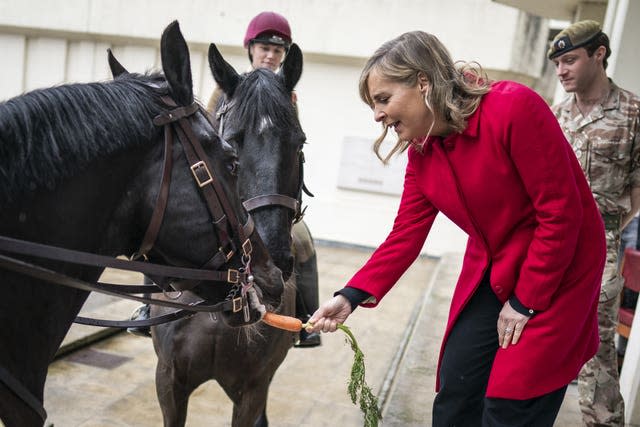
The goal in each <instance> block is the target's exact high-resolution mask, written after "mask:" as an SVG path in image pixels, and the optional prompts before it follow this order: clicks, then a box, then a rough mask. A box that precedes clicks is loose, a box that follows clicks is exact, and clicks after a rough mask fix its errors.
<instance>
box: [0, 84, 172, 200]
mask: <svg viewBox="0 0 640 427" xmlns="http://www.w3.org/2000/svg"><path fill="white" fill-rule="evenodd" d="M167 91H168V89H167V85H166V83H165V80H164V77H162V75H161V74H159V73H154V74H145V75H140V74H124V75H122V76H119V77H118V78H117V79H115V80H112V81H108V82H94V83H75V84H67V85H61V86H54V87H51V88H46V89H38V90H34V91H31V92H28V93H26V94H24V95H21V96H17V97H15V98H12V99H9V100H8V101H5V102H2V103H0V182H2V185H0V203H3V202H8V201H10V200H12V199H13V198H15V197H16V195H17V194H19V193H21V192H23V191H25V190H34V189H36V188H40V187H46V188H53V187H55V185H56V184H57V183H58V182H60V181H61V180H62V179H64V178H67V177H70V176H73V175H74V174H77V173H78V172H79V171H80V170H81V169H83V168H84V167H86V166H87V165H88V164H89V163H90V162H92V161H94V160H95V159H97V158H101V157H104V156H108V155H110V154H113V153H115V152H117V151H119V150H122V149H124V148H127V147H129V146H133V145H134V144H139V143H140V142H143V141H148V140H149V139H150V138H151V137H152V136H153V134H154V132H158V128H156V127H155V126H154V125H153V122H152V118H153V117H155V116H156V115H157V114H158V113H160V112H161V110H162V107H161V101H160V97H161V96H162V95H163V94H165V93H167Z"/></svg>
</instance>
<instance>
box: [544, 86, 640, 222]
mask: <svg viewBox="0 0 640 427" xmlns="http://www.w3.org/2000/svg"><path fill="white" fill-rule="evenodd" d="M552 110H553V113H554V114H555V115H556V117H557V119H558V122H559V123H560V126H561V127H562V130H563V131H564V134H565V136H566V137H567V139H568V140H569V143H570V144H571V146H572V147H573V150H574V152H575V153H576V156H577V157H578V160H579V161H580V165H581V166H582V170H583V171H584V173H585V175H586V177H587V181H588V182H589V186H590V187H591V191H592V192H593V196H594V198H595V199H596V202H597V203H598V206H599V208H600V212H602V213H603V214H612V215H626V214H627V213H628V212H629V210H630V208H631V201H630V192H631V188H633V187H640V133H639V132H640V127H639V126H640V124H639V120H640V98H639V97H638V96H637V95H634V94H633V93H631V92H629V91H627V90H624V89H621V88H619V87H618V86H616V85H615V83H613V82H611V89H610V91H609V96H608V97H607V99H606V101H605V102H604V103H603V104H601V105H597V106H595V107H594V108H593V109H592V110H591V112H590V113H589V114H588V115H587V116H586V117H583V116H582V113H581V112H580V110H579V109H578V106H577V104H576V100H575V95H571V96H570V97H568V98H567V99H565V100H564V101H562V102H561V103H559V104H556V105H554V106H553V107H552Z"/></svg>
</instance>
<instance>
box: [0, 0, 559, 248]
mask: <svg viewBox="0 0 640 427" xmlns="http://www.w3.org/2000/svg"><path fill="white" fill-rule="evenodd" d="M262 10H274V11H277V12H279V13H282V14H283V15H285V16H287V17H288V19H289V21H290V23H291V25H292V30H293V37H294V40H295V41H296V42H297V43H298V44H299V45H300V47H301V48H302V50H303V52H304V54H305V68H304V73H303V76H302V79H301V81H300V83H299V85H298V88H297V92H298V98H299V107H300V118H301V121H302V125H303V128H304V129H305V132H306V134H307V137H308V142H309V144H308V146H307V147H306V148H305V154H306V158H307V164H306V166H305V177H306V181H307V185H308V187H309V188H310V189H311V191H313V192H314V193H315V195H316V197H315V198H313V199H307V200H306V202H307V203H308V204H309V209H308V210H307V212H308V213H307V216H306V220H307V223H308V224H309V226H310V228H311V230H312V232H313V234H314V237H316V238H319V239H325V240H334V241H339V242H345V243H352V244H358V245H366V246H377V245H378V244H379V243H380V242H381V241H382V240H383V239H384V238H385V236H386V234H387V233H388V231H389V229H390V226H391V223H392V221H393V218H394V216H395V212H396V209H397V206H398V201H399V197H398V194H399V193H400V191H401V182H402V179H396V180H392V181H391V182H389V181H388V180H387V181H386V184H385V190H384V191H381V190H376V189H375V188H373V189H371V188H364V189H363V188H353V187H348V186H345V185H340V181H341V178H340V177H341V176H342V177H344V176H345V174H360V175H361V176H362V177H363V178H366V177H367V176H368V177H370V178H375V179H369V181H371V182H373V181H382V179H378V178H379V177H381V176H388V175H389V174H391V173H394V174H399V175H401V174H402V170H403V167H404V163H403V162H405V161H406V159H405V158H404V157H403V158H400V159H398V160H395V162H396V163H395V164H394V165H392V166H391V168H393V170H389V169H388V168H386V169H385V168H383V167H382V166H381V165H380V164H379V162H378V160H377V159H376V158H375V156H374V155H373V153H372V151H371V150H370V148H369V146H368V144H365V145H364V146H362V147H361V146H360V145H358V146H356V145H347V144H350V141H373V140H374V139H375V138H376V137H377V136H378V132H379V126H378V125H377V124H375V123H374V122H373V120H372V114H371V112H370V111H369V109H368V107H366V106H365V105H364V104H363V103H362V102H361V101H360V100H359V98H358V94H357V82H358V77H359V74H360V70H361V68H362V65H363V63H364V61H365V60H366V58H367V57H368V56H369V55H370V54H371V53H372V52H373V51H374V50H375V49H376V48H377V47H378V46H379V45H380V44H381V43H383V42H384V41H386V40H388V39H390V38H393V37H395V36H397V35H399V34H401V33H403V32H405V31H409V30H415V29H421V30H425V31H428V32H432V33H434V34H436V35H437V36H438V37H439V38H440V39H441V40H442V41H443V42H444V43H445V44H446V45H447V46H448V48H449V49H450V51H451V54H452V56H453V58H454V59H463V60H469V61H477V62H479V63H480V64H482V65H483V67H485V68H486V69H487V70H488V71H489V72H490V75H492V76H496V77H504V76H508V77H510V78H516V79H520V80H522V81H524V82H526V83H532V82H534V81H535V80H536V78H537V77H538V76H539V74H540V68H541V67H540V59H539V58H540V57H541V55H542V53H541V52H543V51H544V49H545V46H544V36H545V35H546V31H547V30H546V27H545V25H546V22H545V21H540V20H535V19H533V20H532V19H530V17H528V16H527V15H524V14H522V13H521V12H519V11H517V10H515V9H513V8H510V7H507V6H503V5H500V4H496V3H494V2H492V1H490V0H449V1H447V2H442V1H439V0H397V1H395V0H394V1H392V0H353V1H343V0H305V1H296V0H270V1H264V0H191V1H182V2H175V1H169V0H111V1H102V0H21V1H17V0H14V1H8V0H0V57H2V58H3V65H4V66H3V67H0V99H6V98H8V97H11V96H14V95H18V94H20V93H22V92H24V91H28V90H31V89H34V88H37V87H46V86H50V85H54V84H60V83H63V82H68V81H80V82H84V81H91V80H102V79H107V78H109V73H108V67H107V61H106V49H107V48H108V47H111V48H112V49H113V50H114V52H115V54H116V56H117V57H118V59H119V60H120V62H122V64H123V65H125V67H127V68H128V69H130V70H132V71H144V70H147V69H150V68H153V67H157V66H158V64H159V54H158V44H159V38H160V34H161V32H162V30H163V29H164V27H165V26H166V25H167V24H168V23H169V22H170V21H172V20H174V19H178V20H179V21H180V26H181V28H182V31H183V34H184V35H185V38H186V39H187V41H188V42H189V45H190V48H191V51H192V58H191V61H192V70H193V74H194V86H195V88H194V90H195V93H196V94H197V95H198V96H199V98H200V99H201V100H202V101H203V102H204V103H205V104H206V102H207V99H208V97H209V94H210V93H211V91H212V89H213V86H214V83H213V80H212V78H211V76H210V73H209V70H208V64H207V61H206V49H207V47H208V44H209V43H210V42H215V43H216V44H217V45H218V46H219V48H220V50H221V51H222V53H223V55H225V57H226V58H227V60H228V61H229V62H230V63H231V64H232V65H234V66H235V67H236V68H237V69H238V70H240V71H242V70H245V69H246V68H247V66H248V62H247V57H246V53H245V51H244V49H243V48H242V46H241V43H242V39H243V36H244V31H245V28H246V25H247V23H248V22H249V20H250V19H251V18H252V17H253V16H254V15H255V14H257V13H258V12H260V11H262ZM528 53H530V55H527V54H528ZM343 152H348V153H351V155H352V156H353V155H355V156H357V157H358V158H360V159H361V160H362V162H361V164H359V166H345V165H348V162H345V161H343V160H344V159H343V158H342V154H343ZM363 164H364V165H366V167H365V166H363ZM341 168H342V169H341ZM353 169H356V170H353ZM396 171H397V172H396ZM360 175H358V177H360ZM364 180H365V181H366V180H367V179H364ZM356 181H357V180H356ZM465 240H466V236H465V235H464V233H462V232H461V231H460V230H458V229H457V227H455V226H454V225H452V224H451V223H450V222H449V221H448V220H446V218H439V219H438V220H437V223H436V226H435V227H434V230H433V231H432V233H431V236H430V237H429V240H428V241H427V244H426V246H425V250H426V252H427V253H429V254H432V255H438V254H440V253H442V252H444V251H462V250H463V249H464V244H465Z"/></svg>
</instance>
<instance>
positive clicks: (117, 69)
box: [107, 48, 129, 79]
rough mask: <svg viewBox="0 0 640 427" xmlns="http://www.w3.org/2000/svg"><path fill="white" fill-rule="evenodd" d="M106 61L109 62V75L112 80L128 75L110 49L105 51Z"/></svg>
mask: <svg viewBox="0 0 640 427" xmlns="http://www.w3.org/2000/svg"><path fill="white" fill-rule="evenodd" d="M107 59H108V61H109V68H111V75H112V76H113V78H114V79H115V78H116V77H118V76H119V75H121V74H129V72H128V71H127V69H126V68H124V67H123V66H122V64H121V63H120V61H118V60H117V59H116V57H115V56H114V55H113V52H112V51H111V48H109V49H107Z"/></svg>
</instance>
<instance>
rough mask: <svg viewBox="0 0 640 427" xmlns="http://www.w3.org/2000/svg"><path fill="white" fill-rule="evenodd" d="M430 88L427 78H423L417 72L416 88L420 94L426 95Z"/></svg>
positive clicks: (422, 75)
mask: <svg viewBox="0 0 640 427" xmlns="http://www.w3.org/2000/svg"><path fill="white" fill-rule="evenodd" d="M430 86H431V85H430V84H429V80H428V79H427V76H425V75H424V73H423V72H422V71H419V72H418V88H419V89H420V92H422V93H424V94H426V93H427V92H428V91H429V87H430Z"/></svg>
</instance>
